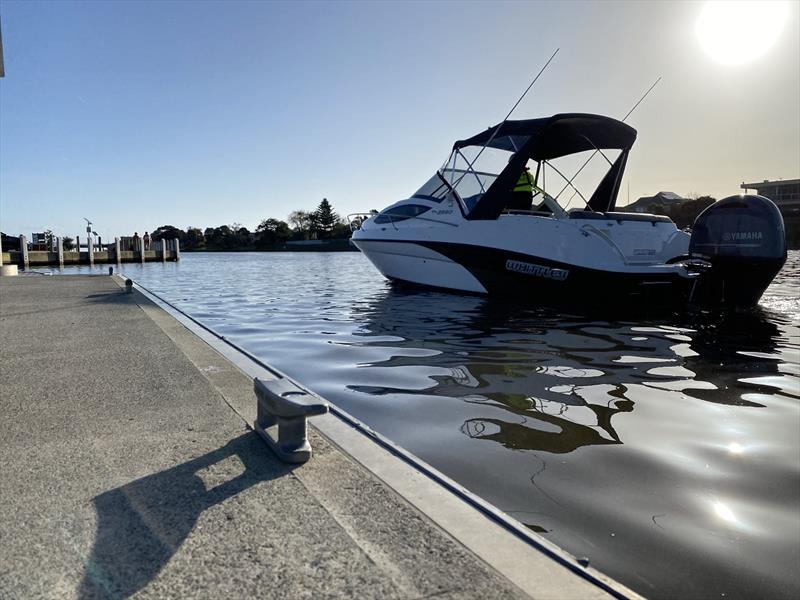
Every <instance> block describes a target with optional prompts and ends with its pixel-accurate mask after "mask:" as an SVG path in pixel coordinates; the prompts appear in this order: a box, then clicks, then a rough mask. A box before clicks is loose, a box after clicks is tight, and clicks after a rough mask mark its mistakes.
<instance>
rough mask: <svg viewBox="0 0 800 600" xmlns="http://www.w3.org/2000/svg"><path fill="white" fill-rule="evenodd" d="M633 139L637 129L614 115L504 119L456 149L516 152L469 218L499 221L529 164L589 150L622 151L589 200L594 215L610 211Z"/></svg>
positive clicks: (475, 203)
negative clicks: (485, 146) (483, 147)
mask: <svg viewBox="0 0 800 600" xmlns="http://www.w3.org/2000/svg"><path fill="white" fill-rule="evenodd" d="M493 135H494V137H492V136H493ZM635 141H636V130H635V129H634V128H633V127H630V126H629V125H626V124H625V123H623V122H622V121H617V120H616V119H612V118H610V117H603V116H601V115H592V114H585V113H564V114H559V115H553V116H552V117H547V118H543V119H527V120H525V121H505V122H503V123H500V124H499V125H495V126H494V127H490V128H489V129H488V130H486V131H484V132H483V133H479V134H478V135H474V136H472V137H471V138H468V139H466V140H459V141H458V142H456V143H455V144H454V145H453V151H454V152H455V151H458V150H459V149H460V148H464V147H466V146H484V145H487V146H489V147H491V148H497V149H499V150H505V151H507V152H512V153H513V154H512V156H511V158H510V159H509V161H508V164H507V165H506V167H505V168H503V170H502V171H501V172H500V173H499V175H498V176H497V178H496V179H495V180H494V183H492V184H491V185H490V186H489V188H488V189H487V190H486V191H485V193H482V194H478V195H476V196H475V202H474V204H473V205H472V206H471V208H470V210H469V212H468V213H467V214H466V218H467V219H468V220H478V219H496V218H497V217H499V216H500V214H501V213H502V211H503V209H504V208H505V206H506V204H507V202H508V199H509V194H510V193H511V190H512V189H513V188H514V186H515V184H516V182H517V180H518V179H519V174H520V173H521V172H522V170H523V168H524V167H525V164H526V163H527V162H528V160H531V159H533V160H536V161H547V160H551V159H554V158H559V157H561V156H567V155H569V154H577V153H579V152H586V151H589V150H620V151H621V152H620V154H619V156H618V157H617V159H616V160H615V161H614V163H613V164H612V165H611V168H610V169H609V170H608V172H607V173H606V175H605V177H603V180H602V181H601V182H600V184H599V186H598V187H597V189H595V191H594V193H593V194H592V197H591V199H590V200H589V201H588V202H587V204H588V207H589V208H590V209H591V210H593V211H598V212H605V211H609V210H612V209H613V208H614V205H615V204H616V199H617V193H618V192H619V186H620V182H621V181H622V173H623V171H624V170H625V163H626V162H627V160H628V153H629V152H630V149H631V147H632V146H633V143H634V142H635Z"/></svg>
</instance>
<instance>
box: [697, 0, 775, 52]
mask: <svg viewBox="0 0 800 600" xmlns="http://www.w3.org/2000/svg"><path fill="white" fill-rule="evenodd" d="M788 14H789V3H788V2H767V1H764V0H762V1H756V2H746V1H736V0H734V1H722V2H706V4H705V6H703V10H702V11H701V12H700V16H699V17H698V18H697V23H696V25H695V32H696V33H697V38H698V39H699V40H700V45H701V46H702V47H703V49H704V50H705V51H706V52H707V53H708V55H709V56H711V58H713V59H714V60H715V61H717V62H719V63H722V64H724V65H741V64H744V63H748V62H750V61H753V60H755V59H756V58H758V57H759V56H761V55H762V54H764V53H765V52H766V51H767V50H769V49H770V48H771V47H772V45H773V44H774V43H775V42H776V40H777V39H778V37H779V36H780V33H781V30H782V29H783V26H784V24H785V23H786V17H787V16H788Z"/></svg>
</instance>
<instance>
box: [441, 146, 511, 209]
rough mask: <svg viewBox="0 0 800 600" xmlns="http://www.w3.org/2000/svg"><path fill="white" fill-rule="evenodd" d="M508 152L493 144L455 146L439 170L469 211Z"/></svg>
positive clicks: (495, 174)
mask: <svg viewBox="0 0 800 600" xmlns="http://www.w3.org/2000/svg"><path fill="white" fill-rule="evenodd" d="M481 150H483V151H481ZM511 155H512V153H511V152H505V151H503V150H498V149H495V148H485V149H481V148H478V147H469V148H463V149H456V150H454V151H453V153H452V154H451V155H450V158H448V159H447V162H446V163H445V164H444V166H443V167H442V168H441V169H440V170H439V174H440V175H441V179H443V180H444V181H446V182H447V184H448V185H449V186H450V187H451V188H452V189H453V190H455V191H456V193H457V194H458V196H459V197H460V198H461V200H462V201H463V202H464V208H465V210H466V212H467V213H469V211H471V210H472V208H473V207H474V206H475V205H476V204H477V203H478V200H480V198H481V196H483V194H485V193H486V190H488V189H489V188H490V187H491V185H492V184H493V183H494V181H495V179H497V176H498V175H499V174H500V172H501V171H502V170H503V168H504V167H505V166H506V164H507V163H508V159H509V157H510V156H511Z"/></svg>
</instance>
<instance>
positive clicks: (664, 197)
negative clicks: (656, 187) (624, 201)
mask: <svg viewBox="0 0 800 600" xmlns="http://www.w3.org/2000/svg"><path fill="white" fill-rule="evenodd" d="M682 202H686V198H683V197H682V196H679V195H678V194H676V193H674V192H658V193H657V194H656V195H655V196H642V197H641V198H639V199H638V200H637V201H636V202H632V203H631V204H628V206H621V207H620V210H624V211H625V212H637V213H652V212H653V209H654V208H655V207H656V206H659V205H660V206H663V207H669V206H674V205H676V204H681V203H682Z"/></svg>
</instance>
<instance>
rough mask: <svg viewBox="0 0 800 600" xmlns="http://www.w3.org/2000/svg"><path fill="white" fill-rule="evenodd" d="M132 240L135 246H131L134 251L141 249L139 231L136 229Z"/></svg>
mask: <svg viewBox="0 0 800 600" xmlns="http://www.w3.org/2000/svg"><path fill="white" fill-rule="evenodd" d="M131 241H132V242H133V248H131V250H133V251H134V252H138V251H139V232H138V231H134V232H133V237H132V238H131Z"/></svg>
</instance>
